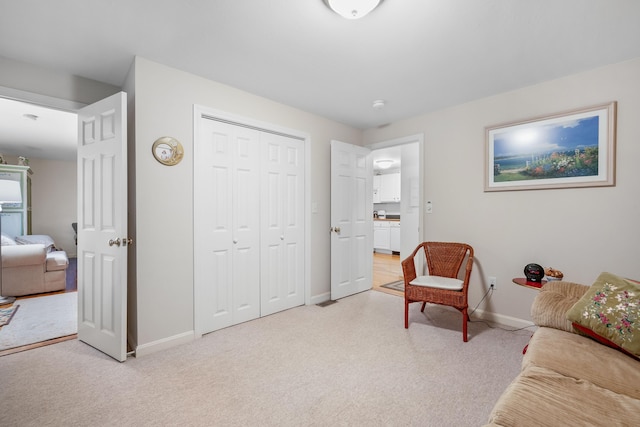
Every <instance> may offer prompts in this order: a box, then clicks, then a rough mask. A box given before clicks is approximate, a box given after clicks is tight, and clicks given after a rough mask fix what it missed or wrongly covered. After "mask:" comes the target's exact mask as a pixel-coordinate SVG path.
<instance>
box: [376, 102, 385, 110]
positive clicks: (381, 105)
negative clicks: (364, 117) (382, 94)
mask: <svg viewBox="0 0 640 427" xmlns="http://www.w3.org/2000/svg"><path fill="white" fill-rule="evenodd" d="M385 105H386V102H385V101H384V99H376V100H375V101H373V109H374V110H382V109H383V108H384V106H385Z"/></svg>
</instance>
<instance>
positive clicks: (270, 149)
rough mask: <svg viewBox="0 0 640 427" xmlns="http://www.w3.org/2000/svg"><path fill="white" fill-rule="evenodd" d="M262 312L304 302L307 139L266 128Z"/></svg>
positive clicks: (263, 180)
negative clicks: (267, 130) (305, 145)
mask: <svg viewBox="0 0 640 427" xmlns="http://www.w3.org/2000/svg"><path fill="white" fill-rule="evenodd" d="M260 146H261V149H262V174H261V175H262V180H261V207H260V211H261V216H262V222H261V235H262V242H261V260H262V261H261V281H260V283H261V300H262V301H261V314H262V316H266V315H268V314H272V313H275V312H278V311H282V310H286V309H288V308H292V307H296V306H299V305H302V304H304V253H305V251H304V161H305V156H304V142H303V141H301V140H297V139H294V138H290V137H285V136H281V135H275V134H271V133H267V132H264V133H261V141H260Z"/></svg>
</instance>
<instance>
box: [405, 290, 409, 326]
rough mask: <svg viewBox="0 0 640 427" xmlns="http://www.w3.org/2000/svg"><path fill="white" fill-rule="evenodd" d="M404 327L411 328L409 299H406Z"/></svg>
mask: <svg viewBox="0 0 640 427" xmlns="http://www.w3.org/2000/svg"><path fill="white" fill-rule="evenodd" d="M404 328H405V329H409V300H408V299H406V298H405V299H404Z"/></svg>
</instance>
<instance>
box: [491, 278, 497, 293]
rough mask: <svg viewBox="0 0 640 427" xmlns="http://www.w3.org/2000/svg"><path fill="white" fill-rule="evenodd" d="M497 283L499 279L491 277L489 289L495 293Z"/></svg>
mask: <svg viewBox="0 0 640 427" xmlns="http://www.w3.org/2000/svg"><path fill="white" fill-rule="evenodd" d="M497 282H498V279H496V278H495V277H493V276H491V277H489V288H490V289H493V290H494V291H495V290H496V285H497Z"/></svg>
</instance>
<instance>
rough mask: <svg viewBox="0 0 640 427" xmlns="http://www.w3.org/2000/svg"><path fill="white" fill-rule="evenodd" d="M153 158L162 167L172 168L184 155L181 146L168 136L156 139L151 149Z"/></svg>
mask: <svg viewBox="0 0 640 427" xmlns="http://www.w3.org/2000/svg"><path fill="white" fill-rule="evenodd" d="M151 152H152V153H153V157H155V158H156V160H157V161H159V162H160V163H162V164H163V165H167V166H173V165H177V164H178V163H180V161H181V160H182V156H183V155H184V149H183V148H182V144H180V142H179V141H178V140H177V139H175V138H172V137H170V136H163V137H162V138H158V139H157V140H156V142H154V143H153V147H151Z"/></svg>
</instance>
